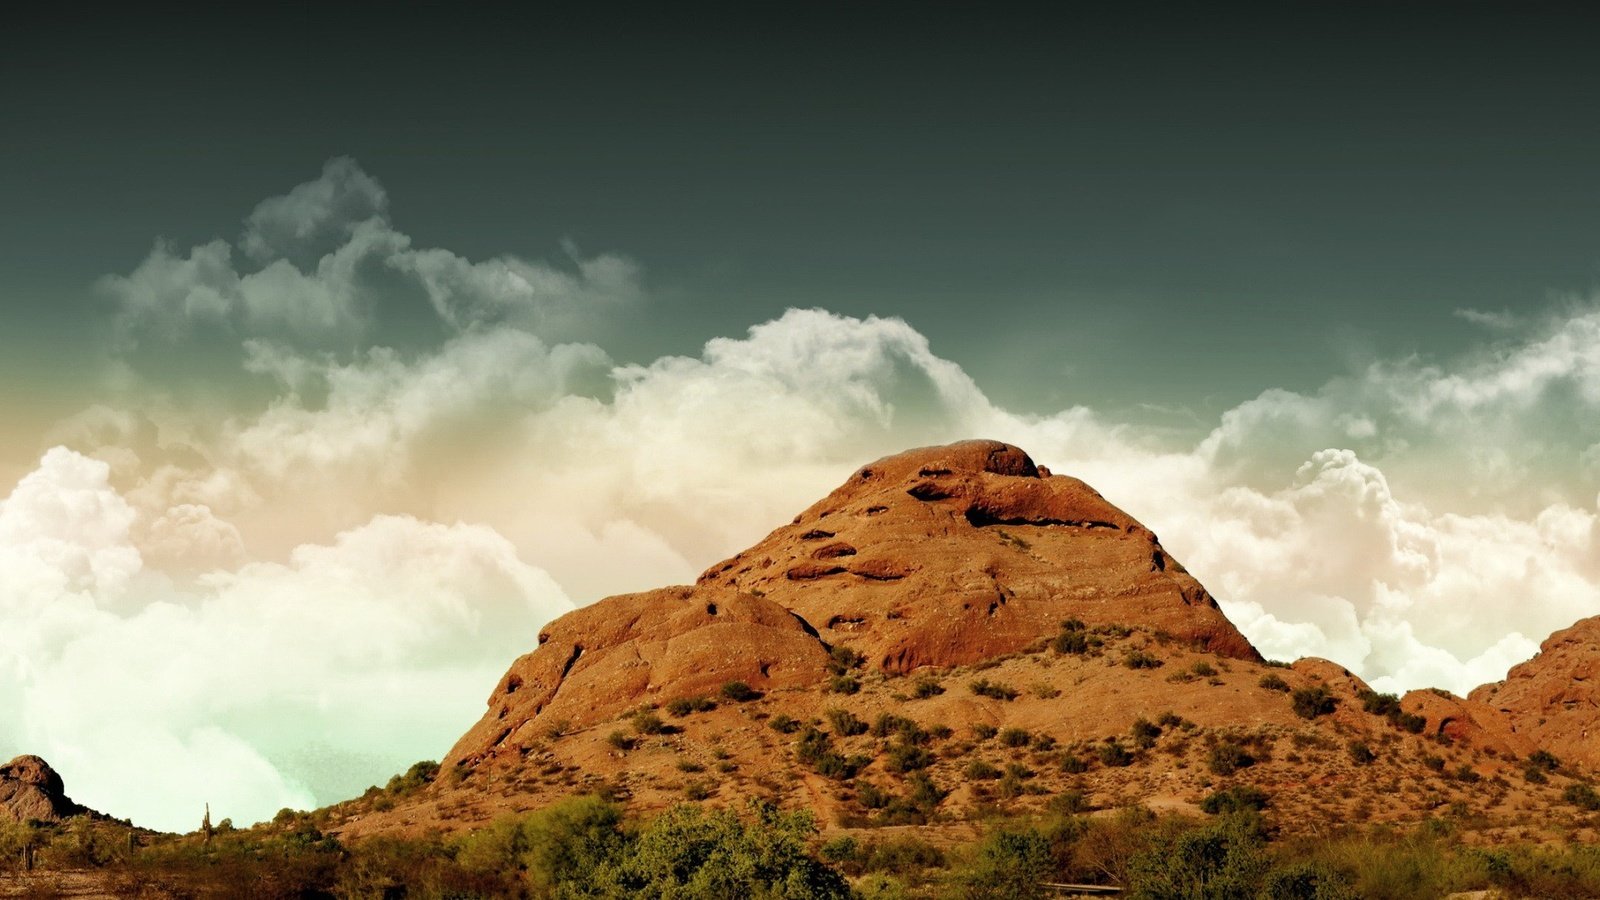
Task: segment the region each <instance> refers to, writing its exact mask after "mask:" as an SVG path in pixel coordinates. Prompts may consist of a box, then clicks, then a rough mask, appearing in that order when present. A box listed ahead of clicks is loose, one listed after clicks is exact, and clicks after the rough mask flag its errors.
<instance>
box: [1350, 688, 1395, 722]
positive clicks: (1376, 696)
mask: <svg viewBox="0 0 1600 900" xmlns="http://www.w3.org/2000/svg"><path fill="white" fill-rule="evenodd" d="M1360 697H1361V708H1362V709H1364V710H1366V711H1367V712H1369V713H1372V714H1373V715H1375V716H1395V715H1398V714H1399V713H1400V698H1399V697H1397V696H1395V695H1394V694H1380V693H1378V692H1377V691H1362V692H1361V694H1360Z"/></svg>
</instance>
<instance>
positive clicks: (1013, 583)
mask: <svg viewBox="0 0 1600 900" xmlns="http://www.w3.org/2000/svg"><path fill="white" fill-rule="evenodd" d="M1065 619H1078V620H1081V621H1083V622H1085V623H1087V624H1089V625H1094V624H1097V623H1119V624H1129V625H1140V626H1144V627H1147V628H1150V629H1153V630H1159V631H1162V632H1165V633H1167V634H1170V635H1172V636H1173V637H1175V638H1177V639H1178V640H1180V641H1182V642H1184V643H1185V644H1188V645H1191V646H1194V647H1196V648H1199V649H1204V650H1208V651H1210V652H1213V653H1219V654H1223V655H1226V656H1232V657H1235V658H1239V659H1244V660H1259V659H1260V657H1259V655H1258V654H1257V653H1256V650H1255V648H1254V647H1252V646H1251V645H1250V643H1249V641H1247V640H1246V639H1245V637H1244V636H1243V635H1242V634H1240V633H1239V631H1238V630H1237V629H1236V628H1234V626H1233V624H1232V623H1231V622H1229V621H1228V620H1227V618H1226V617H1225V616H1224V615H1223V614H1222V611H1221V610H1220V609H1218V608H1217V604H1216V601H1215V600H1213V599H1212V598H1211V596H1210V595H1209V594H1208V593H1207V592H1206V590H1205V588H1204V587H1202V586H1201V585H1200V583H1199V582H1197V581H1196V580H1195V579H1194V578H1192V577H1191V576H1190V575H1189V574H1188V573H1187V572H1185V571H1184V569H1183V567H1182V566H1181V565H1179V564H1178V563H1177V561H1176V560H1173V559H1172V558H1171V557H1170V556H1168V555H1167V553H1166V551H1165V550H1163V549H1162V547H1161V544H1160V543H1159V542H1158V541H1157V540H1156V537H1155V535H1154V534H1152V533H1151V532H1150V530H1149V529H1147V528H1145V527H1144V526H1142V525H1140V524H1139V523H1138V522H1136V521H1134V520H1133V519H1132V518H1131V517H1129V516H1128V515H1127V514H1126V513H1124V512H1122V511H1121V510H1120V509H1117V508H1116V507H1115V506H1113V505H1111V504H1110V503H1109V502H1107V501H1106V500H1105V499H1104V498H1103V497H1101V496H1100V495H1099V494H1098V493H1096V492H1095V491H1094V490H1093V489H1092V488H1090V487H1089V486H1088V485H1086V484H1084V483H1083V482H1081V481H1079V480H1077V479H1075V478H1068V477H1065V476H1059V475H1056V476H1052V475H1050V474H1049V473H1048V472H1046V471H1043V470H1041V469H1040V468H1039V467H1037V466H1035V465H1034V463H1033V461H1032V460H1031V459H1029V458H1028V455H1027V454H1026V453H1024V452H1023V451H1022V450H1020V449H1018V448H1016V447H1013V446H1010V445H1008V444H1002V443H999V442H995V441H967V442H963V443H959V444H952V445H950V446H945V447H929V448H924V449H919V450H912V451H908V452H906V453H901V454H899V455H896V456H891V457H887V458H885V459H881V460H878V461H877V462H874V463H872V464H870V465H868V466H865V467H863V468H861V469H860V470H858V471H857V472H856V473H855V474H854V475H852V476H851V477H850V479H849V480H848V481H846V482H845V484H843V485H842V486H840V487H839V488H838V489H837V490H835V491H834V492H833V493H831V494H829V495H828V496H827V497H826V498H825V499H823V500H822V501H821V502H819V503H817V504H816V505H814V506H812V507H811V508H810V509H807V510H806V511H805V512H802V513H801V514H800V515H799V516H797V517H795V519H794V521H793V522H791V523H790V524H788V525H785V526H783V527H781V528H779V529H777V530H776V531H774V532H772V533H771V534H769V535H768V536H767V537H766V538H765V539H763V540H762V541H761V542H760V543H758V544H756V545H755V546H754V547H752V548H750V549H748V550H746V551H744V552H742V553H740V554H738V555H736V556H734V557H733V558H732V559H729V560H726V561H724V562H722V563H719V564H717V565H715V566H712V567H711V568H710V569H709V570H708V571H707V572H706V573H705V574H704V575H702V576H701V577H700V579H699V581H698V583H697V584H695V585H694V586H692V587H672V588H665V589H662V590H656V591H648V592H645V593H641V594H629V595H624V596H618V597H610V598H607V599H605V600H601V601H600V602H598V603H595V604H593V605H592V606H589V607H586V608H584V609H581V610H577V611H575V612H572V613H569V614H568V615H566V616H563V617H562V618H560V619H558V620H556V621H555V622H553V623H551V624H550V626H549V627H548V628H546V629H545V631H544V632H543V633H542V634H540V635H539V647H538V648H537V649H536V650H534V651H533V652H532V653H530V654H528V655H526V656H523V657H522V658H520V659H518V660H517V661H516V662H515V663H514V664H513V665H512V666H511V669H510V671H509V672H507V673H506V675H505V677H504V678H502V679H501V681H500V684H499V685H498V686H497V687H496V689H495V691H494V694H493V695H492V696H491V698H490V700H489V711H488V713H487V714H486V715H485V716H484V718H483V719H482V720H481V721H479V723H478V724H477V725H475V726H474V727H473V728H472V729H471V730H470V731H469V732H468V733H467V734H466V735H465V736H463V737H462V739H461V740H460V741H459V742H458V743H457V744H456V746H455V748H453V749H452V750H451V752H450V754H449V756H447V757H446V763H447V764H453V763H469V764H471V763H475V762H478V761H482V760H484V759H487V758H491V757H495V756H499V755H502V754H505V753H509V752H520V751H521V750H524V749H526V748H527V747H528V746H530V745H531V744H532V743H533V742H534V741H535V740H537V739H538V738H539V737H541V736H543V735H544V734H546V733H548V732H549V730H550V727H551V725H552V724H554V723H566V724H570V725H576V726H581V725H585V724H589V723H593V722H598V721H602V720H605V719H608V718H613V717H615V716H617V715H618V714H619V713H621V712H623V711H626V710H628V709H631V708H633V707H636V706H638V705H640V704H641V703H644V702H661V701H665V700H669V699H672V698H674V697H682V696H691V695H694V694H700V693H704V694H714V693H716V691H717V690H718V689H719V688H720V686H721V685H722V684H724V683H726V682H728V681H743V682H746V683H748V684H749V685H751V686H752V687H754V688H756V689H757V690H768V689H774V688H781V687H797V686H804V685H810V684H816V683H818V682H821V681H822V680H823V679H824V678H825V677H826V676H827V674H828V665H829V659H830V657H829V654H830V651H831V650H832V648H833V647H835V646H839V645H843V646H847V647H849V648H850V649H852V650H854V651H856V652H858V653H861V654H864V655H865V656H866V658H867V660H868V661H869V663H870V664H871V665H873V666H875V667H877V668H880V669H882V670H884V671H886V672H891V673H904V672H907V671H910V670H912V669H916V668H918V667H922V666H939V667H948V666H956V665H963V664H968V663H973V662H977V661H980V660H984V659H988V658H992V657H995V656H999V655H1003V654H1006V653H1011V652H1015V651H1019V650H1022V649H1023V648H1025V647H1028V646H1030V645H1034V644H1036V642H1038V641H1040V640H1042V639H1047V638H1048V637H1049V636H1051V635H1053V634H1055V633H1056V632H1057V630H1058V629H1059V627H1060V623H1061V622H1062V621H1063V620H1065Z"/></svg>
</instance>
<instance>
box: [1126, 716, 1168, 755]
mask: <svg viewBox="0 0 1600 900" xmlns="http://www.w3.org/2000/svg"><path fill="white" fill-rule="evenodd" d="M1128 733H1129V734H1130V735H1132V737H1133V745H1134V746H1135V747H1138V748H1139V749H1140V750H1148V749H1150V748H1151V747H1154V746H1155V745H1156V738H1159V737H1161V726H1160V725H1157V724H1156V723H1154V722H1152V721H1150V720H1149V719H1146V718H1145V717H1144V716H1140V717H1139V718H1137V719H1134V720H1133V727H1132V728H1130V729H1128Z"/></svg>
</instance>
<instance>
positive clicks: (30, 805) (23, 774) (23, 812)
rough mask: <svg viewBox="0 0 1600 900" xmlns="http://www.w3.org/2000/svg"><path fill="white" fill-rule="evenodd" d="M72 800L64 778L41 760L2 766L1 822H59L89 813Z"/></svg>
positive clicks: (20, 760)
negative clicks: (69, 797)
mask: <svg viewBox="0 0 1600 900" xmlns="http://www.w3.org/2000/svg"><path fill="white" fill-rule="evenodd" d="M85 812H87V810H85V809H84V808H83V807H81V806H79V805H78V804H76V803H73V802H72V801H71V800H70V799H68V797H67V794H66V787H65V785H64V784H62V781H61V776H60V775H58V774H56V770H55V769H52V768H50V764H49V763H47V762H45V761H44V760H42V759H40V758H39V757H37V756H19V757H17V758H16V759H13V760H12V761H11V762H8V763H6V764H5V765H3V766H0V821H6V820H9V821H13V822H28V821H36V822H59V821H61V820H63V819H66V818H70V817H71V816H76V815H79V814H81V813H85Z"/></svg>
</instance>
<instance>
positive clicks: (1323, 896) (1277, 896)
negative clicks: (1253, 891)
mask: <svg viewBox="0 0 1600 900" xmlns="http://www.w3.org/2000/svg"><path fill="white" fill-rule="evenodd" d="M1257 896H1258V897H1261V898H1264V900H1358V898H1357V895H1356V893H1355V891H1354V890H1353V889H1352V888H1351V886H1350V880H1349V879H1348V878H1346V877H1345V876H1344V875H1342V874H1340V873H1339V872H1337V871H1335V870H1334V869H1332V868H1329V867H1328V866H1325V865H1322V864H1320V863H1314V862H1294V863H1289V864H1286V865H1281V866H1277V867H1275V868H1273V869H1272V870H1271V871H1269V872H1267V875H1266V877H1265V878H1264V879H1262V881H1261V890H1260V892H1259V893H1258V894H1257Z"/></svg>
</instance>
